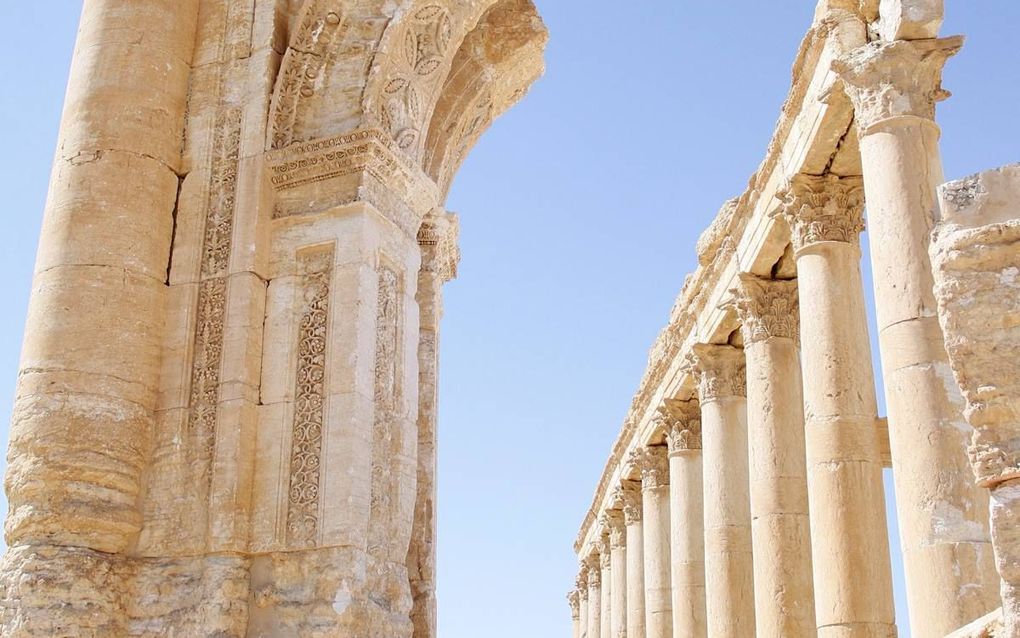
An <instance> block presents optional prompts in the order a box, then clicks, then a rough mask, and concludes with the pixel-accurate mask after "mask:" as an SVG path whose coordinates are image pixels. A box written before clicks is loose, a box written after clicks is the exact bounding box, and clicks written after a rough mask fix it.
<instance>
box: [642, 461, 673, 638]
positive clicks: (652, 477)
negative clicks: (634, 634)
mask: <svg viewBox="0 0 1020 638" xmlns="http://www.w3.org/2000/svg"><path fill="white" fill-rule="evenodd" d="M643 455H644V458H643V461H642V471H641V482H642V487H641V496H642V510H643V512H644V559H645V561H644V562H645V635H646V636H647V637H648V638H672V636H673V592H672V585H671V584H670V547H669V533H670V532H669V463H668V459H667V456H666V448H665V447H664V446H652V447H647V448H645V449H644V450H643Z"/></svg>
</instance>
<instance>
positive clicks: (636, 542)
mask: <svg viewBox="0 0 1020 638" xmlns="http://www.w3.org/2000/svg"><path fill="white" fill-rule="evenodd" d="M618 490H619V492H618V493H619V498H620V499H622V501H623V521H624V523H625V524H626V526H627V638H645V554H644V547H645V532H644V524H643V522H642V513H643V510H642V495H641V483H640V482H638V481H627V480H625V481H623V482H622V483H621V485H620V487H619V488H618ZM614 638H615V637H614Z"/></svg>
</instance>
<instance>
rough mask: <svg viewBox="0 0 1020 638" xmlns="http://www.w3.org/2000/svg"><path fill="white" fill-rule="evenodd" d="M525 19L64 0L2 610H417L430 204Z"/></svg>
mask: <svg viewBox="0 0 1020 638" xmlns="http://www.w3.org/2000/svg"><path fill="white" fill-rule="evenodd" d="M546 40H547V32H546V29H545V26H544V25H543V23H542V21H541V19H540V17H539V16H538V14H537V12H536V10H535V7H534V5H533V4H532V2H531V0H399V1H398V0H85V2H84V8H83V14H82V18H81V26H80V28H79V33H78V42H77V46H76V49H75V53H74V59H73V62H72V68H71V76H70V83H69V87H68V91H67V98H66V107H65V110H64V115H63V120H62V124H61V130H60V137H59V142H58V149H57V156H56V160H55V166H54V170H53V175H52V181H51V186H50V191H49V197H48V203H47V206H46V214H45V220H44V224H43V230H42V240H41V245H40V249H39V255H38V262H37V267H36V271H35V279H34V285H33V291H32V298H31V303H30V309H29V317H28V326H29V327H28V330H27V333H26V336H25V342H24V350H23V356H22V361H21V372H20V377H19V383H18V389H17V398H16V405H15V410H14V417H13V423H12V432H11V443H10V450H9V459H10V465H9V470H8V472H7V476H6V490H7V495H8V497H9V500H10V505H11V510H10V514H9V516H8V518H7V522H6V537H7V542H8V544H9V549H8V551H7V553H6V555H5V557H4V559H3V563H2V566H0V634H2V635H3V636H5V637H15V636H17V637H27V636H39V637H43V636H46V637H50V638H52V637H57V636H75V637H86V636H89V637H96V638H99V637H102V638H114V637H121V636H153V637H155V636H179V637H181V638H194V637H199V636H210V637H212V636H217V637H227V636H236V637H243V636H251V637H255V636H279V637H292V636H307V637H312V636H337V637H339V636H346V637H348V638H368V637H372V638H391V637H410V636H415V637H421V638H425V637H434V636H435V619H436V613H435V543H434V539H435V508H434V498H435V482H434V475H435V458H436V457H435V446H436V438H435V432H436V430H435V425H436V424H435V421H436V383H437V376H436V372H437V364H438V359H437V357H438V340H439V319H440V316H441V314H442V287H443V284H444V282H446V281H447V280H449V279H451V278H452V277H453V276H454V275H455V274H456V270H457V262H458V256H459V252H458V248H457V228H458V225H457V218H456V216H454V215H453V214H451V213H449V212H447V211H446V210H444V206H443V205H444V201H445V199H446V193H447V190H448V188H449V186H450V182H451V180H452V179H453V177H454V174H455V173H456V171H457V169H458V168H459V166H460V164H461V162H462V161H463V159H464V157H465V155H466V153H467V152H468V151H469V150H470V149H471V147H472V146H473V145H474V143H475V142H476V141H477V140H478V138H479V136H480V135H482V133H484V132H485V130H486V129H487V128H488V127H489V125H490V123H491V122H492V121H493V119H494V118H496V117H497V116H498V115H500V114H501V113H503V112H504V111H505V110H506V109H508V108H509V107H510V106H512V105H513V104H514V103H515V102H517V101H518V100H519V99H520V98H521V97H523V95H524V94H525V92H526V91H527V90H528V88H529V86H530V85H531V83H532V82H533V81H534V80H535V79H537V78H538V77H539V75H541V73H542V71H543V51H544V48H545V43H546Z"/></svg>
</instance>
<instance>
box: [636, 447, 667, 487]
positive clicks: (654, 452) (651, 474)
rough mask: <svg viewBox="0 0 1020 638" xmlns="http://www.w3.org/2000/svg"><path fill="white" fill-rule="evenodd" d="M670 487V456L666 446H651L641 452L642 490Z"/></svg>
mask: <svg viewBox="0 0 1020 638" xmlns="http://www.w3.org/2000/svg"><path fill="white" fill-rule="evenodd" d="M668 485H669V455H668V454H667V450H666V446H665V445H649V446H647V447H644V448H642V451H641V489H644V490H653V489H656V488H659V487H666V486H668Z"/></svg>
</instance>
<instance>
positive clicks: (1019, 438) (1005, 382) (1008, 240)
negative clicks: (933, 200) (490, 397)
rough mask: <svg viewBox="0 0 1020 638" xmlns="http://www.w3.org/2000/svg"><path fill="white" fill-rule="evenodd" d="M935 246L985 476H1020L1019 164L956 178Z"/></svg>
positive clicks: (943, 311) (954, 355)
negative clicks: (957, 179)
mask: <svg viewBox="0 0 1020 638" xmlns="http://www.w3.org/2000/svg"><path fill="white" fill-rule="evenodd" d="M940 202H941V220H940V222H939V224H938V226H937V227H936V230H935V236H934V241H933V242H932V246H931V256H932V263H933V266H934V268H935V278H936V289H935V292H936V296H937V297H938V300H939V319H940V322H941V324H942V327H943V329H944V332H945V338H946V348H947V350H948V352H949V356H950V359H951V361H952V365H953V372H954V374H955V376H956V380H957V382H958V383H959V384H960V386H961V388H962V390H963V394H964V397H965V398H966V400H967V411H966V416H967V420H968V421H969V422H970V424H971V425H972V426H973V427H974V429H975V435H974V440H973V445H972V447H971V460H972V462H973V464H974V470H975V472H976V473H977V477H978V482H979V483H980V484H982V485H985V486H994V485H996V484H998V483H1001V482H1003V481H1006V480H1011V479H1015V478H1020V367H1018V361H1020V164H1014V165H1011V166H1008V167H1005V168H1001V169H998V170H994V171H988V172H986V173H981V174H979V175H975V176H973V177H969V178H967V179H964V180H960V181H958V182H950V183H949V184H947V185H945V186H943V187H942V189H941V191H940Z"/></svg>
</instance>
